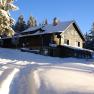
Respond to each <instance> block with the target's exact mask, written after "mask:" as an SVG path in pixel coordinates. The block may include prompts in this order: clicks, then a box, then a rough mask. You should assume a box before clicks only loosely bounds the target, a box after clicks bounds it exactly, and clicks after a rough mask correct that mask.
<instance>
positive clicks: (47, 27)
mask: <svg viewBox="0 0 94 94" xmlns="http://www.w3.org/2000/svg"><path fill="white" fill-rule="evenodd" d="M71 23H73V21H65V22H60V23H58V24H57V25H56V26H54V25H53V24H48V25H45V26H42V25H41V26H36V27H31V28H28V29H27V30H24V31H23V32H32V31H34V30H37V29H42V30H44V31H45V33H53V32H62V31H64V30H65V29H66V28H67V27H68V26H69V25H70V24H71Z"/></svg>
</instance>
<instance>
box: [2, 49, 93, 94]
mask: <svg viewBox="0 0 94 94" xmlns="http://www.w3.org/2000/svg"><path fill="white" fill-rule="evenodd" d="M93 63H94V60H93V59H92V60H84V59H73V58H68V59H62V58H55V57H47V56H41V55H36V54H32V53H26V52H20V51H19V50H11V49H3V48H0V94H94V84H93V83H94V65H93Z"/></svg>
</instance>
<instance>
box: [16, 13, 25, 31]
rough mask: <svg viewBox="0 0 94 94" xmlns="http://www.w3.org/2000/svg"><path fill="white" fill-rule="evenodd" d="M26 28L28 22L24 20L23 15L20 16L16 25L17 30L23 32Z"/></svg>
mask: <svg viewBox="0 0 94 94" xmlns="http://www.w3.org/2000/svg"><path fill="white" fill-rule="evenodd" d="M25 29H26V22H25V21H24V17H23V15H20V16H19V17H18V20H17V22H16V24H15V26H14V30H15V32H21V31H23V30H25Z"/></svg>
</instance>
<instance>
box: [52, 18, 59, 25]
mask: <svg viewBox="0 0 94 94" xmlns="http://www.w3.org/2000/svg"><path fill="white" fill-rule="evenodd" d="M59 22H60V21H59V20H58V19H57V18H56V17H55V18H54V19H53V25H54V26H56V25H57V24H58V23H59Z"/></svg>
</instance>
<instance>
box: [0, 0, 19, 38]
mask: <svg viewBox="0 0 94 94" xmlns="http://www.w3.org/2000/svg"><path fill="white" fill-rule="evenodd" d="M13 2H14V0H0V36H3V35H6V36H9V37H11V36H12V35H14V33H15V32H14V30H13V29H12V28H11V26H12V25H13V24H14V20H13V19H12V18H11V16H10V13H9V12H10V11H11V10H16V9H18V7H16V6H15V5H13Z"/></svg>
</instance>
